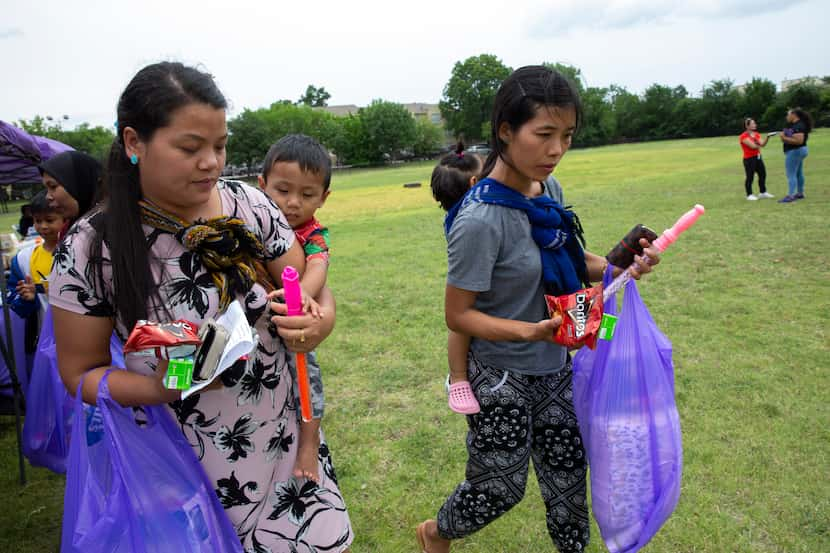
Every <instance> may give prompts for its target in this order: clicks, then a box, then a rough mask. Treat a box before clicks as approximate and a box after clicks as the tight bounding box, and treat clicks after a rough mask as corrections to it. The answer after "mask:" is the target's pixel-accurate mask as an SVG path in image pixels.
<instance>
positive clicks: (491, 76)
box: [438, 54, 511, 142]
mask: <svg viewBox="0 0 830 553" xmlns="http://www.w3.org/2000/svg"><path fill="white" fill-rule="evenodd" d="M510 72H511V69H510V68H509V67H507V66H506V65H504V64H503V63H502V62H501V60H499V59H498V58H497V57H496V56H493V55H491V54H481V55H479V56H473V57H470V58H467V59H466V60H464V61H463V62H456V64H455V66H453V69H452V74H451V76H450V80H449V81H448V82H447V84H446V86H445V87H444V94H443V97H442V98H441V101H440V103H439V104H438V106H439V109H440V110H441V115H442V117H443V118H444V121H446V122H447V128H449V129H450V130H451V131H452V132H453V133H455V134H456V136H458V135H463V136H464V137H465V138H466V140H467V141H468V142H473V141H475V140H479V139H481V138H482V137H483V136H485V135H483V134H482V131H483V125H484V124H485V123H486V122H488V121H489V120H490V114H491V112H492V111H493V100H494V99H495V97H496V91H498V89H499V86H501V83H502V81H504V79H506V78H507V77H508V76H509V75H510Z"/></svg>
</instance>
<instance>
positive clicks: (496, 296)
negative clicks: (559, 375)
mask: <svg viewBox="0 0 830 553" xmlns="http://www.w3.org/2000/svg"><path fill="white" fill-rule="evenodd" d="M545 191H546V193H548V194H549V193H550V187H549V186H545ZM447 258H448V270H447V284H449V285H450V286H454V287H456V288H460V289H462V290H469V291H471V292H478V296H477V297H476V301H475V304H474V307H475V309H477V310H478V311H481V312H482V313H486V314H487V315H492V316H493V317H500V318H503V319H511V320H515V321H527V322H534V323H535V322H538V321H541V320H542V319H546V318H548V311H547V306H546V305H545V298H544V289H543V287H542V260H541V257H540V254H539V248H538V246H536V243H535V242H534V241H533V238H532V237H531V235H530V222H529V221H528V219H527V215H525V213H524V212H523V211H521V210H518V209H511V208H508V207H503V206H498V205H492V204H484V203H470V204H468V205H466V206H464V207H463V208H462V209H461V211H460V212H459V214H458V216H457V217H456V218H455V221H454V222H453V225H452V229H451V230H450V233H449V236H448V237H447ZM470 349H471V350H472V352H473V354H474V355H475V356H476V357H478V359H479V360H481V361H482V362H483V363H485V364H487V365H491V366H493V367H496V368H500V369H505V370H509V371H514V372H517V373H522V374H535V375H539V374H552V373H556V372H558V371H559V370H561V369H562V368H563V367H564V366H565V362H566V360H567V349H566V348H564V347H562V346H560V345H558V344H554V343H551V342H507V341H498V342H494V341H490V340H482V339H480V338H476V337H473V338H472V341H471V343H470Z"/></svg>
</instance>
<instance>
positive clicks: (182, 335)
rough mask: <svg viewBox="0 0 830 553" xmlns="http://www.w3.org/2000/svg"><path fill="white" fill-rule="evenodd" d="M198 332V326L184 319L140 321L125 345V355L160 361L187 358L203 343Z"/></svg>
mask: <svg viewBox="0 0 830 553" xmlns="http://www.w3.org/2000/svg"><path fill="white" fill-rule="evenodd" d="M198 331H199V327H198V326H197V325H195V324H194V323H191V322H190V321H185V320H183V319H179V320H178V321H173V322H172V323H154V322H150V321H138V322H137V323H136V324H135V328H133V331H132V332H130V337H129V338H127V343H125V344H124V353H125V354H127V353H133V354H138V355H153V356H155V357H156V358H158V359H176V358H181V357H187V356H190V355H193V354H194V353H195V352H196V348H197V347H198V346H199V344H201V343H202V341H201V340H200V339H199V334H198Z"/></svg>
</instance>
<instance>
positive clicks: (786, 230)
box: [0, 130, 830, 553]
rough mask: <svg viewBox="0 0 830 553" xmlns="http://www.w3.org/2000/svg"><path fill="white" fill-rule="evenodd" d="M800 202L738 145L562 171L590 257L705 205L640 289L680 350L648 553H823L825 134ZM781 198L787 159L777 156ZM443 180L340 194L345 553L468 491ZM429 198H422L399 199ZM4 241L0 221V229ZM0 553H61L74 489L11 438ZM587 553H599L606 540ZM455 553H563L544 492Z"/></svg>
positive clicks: (406, 173)
mask: <svg viewBox="0 0 830 553" xmlns="http://www.w3.org/2000/svg"><path fill="white" fill-rule="evenodd" d="M810 149H811V154H810V157H809V158H808V159H807V161H806V165H805V175H806V179H807V185H806V191H805V192H806V196H807V199H806V200H804V201H800V202H797V203H794V204H789V205H782V204H778V203H776V202H775V201H774V200H762V201H758V202H749V201H746V200H745V199H744V192H743V168H742V165H741V160H740V150H739V148H738V145H737V138H736V137H723V138H713V139H701V140H685V141H669V142H655V143H648V144H636V145H624V146H614V147H604V148H597V149H587V150H575V151H572V152H571V153H569V154H568V155H567V157H566V158H565V160H564V162H563V163H562V165H561V166H560V168H559V169H557V176H558V177H559V179H560V180H561V182H562V183H563V185H564V188H565V194H566V198H567V201H568V202H569V203H572V204H573V205H574V208H575V210H576V211H577V213H579V215H580V218H581V220H582V222H583V225H584V227H585V231H586V237H587V239H588V246H589V249H591V250H592V251H595V252H598V253H605V252H606V251H607V250H608V249H609V248H610V247H611V245H612V244H613V243H614V242H615V241H616V240H618V239H619V238H620V237H621V236H622V235H623V234H624V233H625V232H627V231H628V230H629V228H630V227H631V226H632V225H633V224H634V223H638V222H642V223H644V224H647V225H649V226H651V227H652V228H654V229H656V230H658V231H660V230H662V229H663V228H666V227H667V226H669V225H671V224H672V223H673V222H674V220H675V219H676V218H677V217H678V216H679V215H680V214H681V213H683V212H685V211H686V210H687V209H689V208H690V207H691V206H692V205H694V204H695V203H702V204H704V205H705V206H706V215H705V216H704V217H703V218H701V220H700V221H699V222H698V224H697V226H696V227H695V228H694V229H692V230H691V231H690V232H689V233H688V234H687V235H684V236H683V238H682V239H681V240H680V241H678V243H677V244H675V246H674V247H673V248H672V249H670V250H669V251H667V252H666V254H665V255H664V258H663V259H664V263H663V264H661V266H660V267H659V270H658V271H656V273H655V274H653V275H650V276H649V277H648V278H647V279H646V280H644V281H643V284H641V286H640V290H641V294H642V295H643V298H644V300H645V302H646V304H647V305H648V306H649V308H650V310H651V313H652V315H653V317H654V318H655V320H656V321H657V323H658V325H659V326H660V327H661V329H662V330H663V331H664V332H665V333H666V334H667V335H668V336H669V337H670V338H671V339H672V341H673V343H674V355H675V371H676V382H677V403H678V407H679V410H680V415H681V421H682V427H683V442H684V463H685V466H684V474H683V491H682V494H681V498H680V503H679V505H678V507H677V509H676V511H675V513H674V515H673V516H672V517H671V518H670V519H669V521H668V522H667V523H666V525H665V526H664V527H663V529H662V530H661V531H660V532H659V533H658V535H657V536H656V537H655V539H654V540H653V541H652V542H651V543H650V544H649V545H648V546H647V547H646V548H645V549H644V551H646V552H650V553H658V552H659V553H662V552H684V553H692V552H694V553H703V552H706V553H724V552H742V553H743V552H746V553H750V552H752V553H772V552H780V553H785V552H786V553H800V552H801V553H808V552H809V553H818V552H822V551H830V478H828V466H830V458H828V457H830V407H828V390H829V389H830V388H828V384H829V383H830V382H828V369H830V355H828V354H830V339H828V338H829V334H828V322H829V321H830V316H828V312H830V261H828V252H830V250H829V249H828V242H827V240H828V237H829V236H830V223H828V219H827V217H828V212H830V131H826V130H820V131H818V132H816V133H815V134H813V135H812V136H811V137H810ZM765 154H766V155H765V158H766V164H767V170H768V172H769V176H768V188H769V190H770V191H771V192H773V193H774V194H776V196H777V197H778V198H780V197H781V196H783V195H784V194H785V193H786V182H785V179H784V174H783V165H784V162H783V154H782V153H781V151H780V147H779V146H778V145H777V143H771V146H770V147H768V148H767V151H766V152H765ZM431 168H432V164H431V163H420V164H411V165H405V166H400V167H395V168H387V169H375V170H365V171H354V172H348V173H338V174H335V176H334V179H333V184H332V186H333V194H332V196H331V197H330V199H329V200H328V203H327V204H326V206H325V208H324V209H323V210H322V211H320V212H319V217H320V218H321V219H322V220H323V221H324V222H326V223H328V225H329V226H330V229H331V235H332V238H333V250H332V251H333V256H332V268H331V277H330V284H331V286H332V288H333V289H334V291H335V293H336V296H337V300H338V321H337V329H336V330H335V332H334V334H333V335H332V336H331V337H330V338H329V340H327V342H326V343H325V344H324V345H323V346H322V347H321V348H320V359H321V364H322V366H323V370H324V374H325V379H326V389H327V398H328V403H329V405H328V407H327V411H326V418H325V420H324V428H325V430H326V432H327V437H328V440H329V442H330V445H331V447H332V451H333V454H334V461H335V466H336V467H337V471H338V476H339V479H340V483H341V487H342V491H343V493H344V495H345V497H346V500H347V502H348V505H349V511H350V515H351V519H352V522H353V525H354V528H355V532H356V535H357V537H356V540H355V542H354V546H353V551H355V552H356V553H362V552H379V553H395V552H399V551H400V552H415V551H417V546H416V542H415V538H414V527H415V525H416V524H417V523H418V522H420V521H421V520H423V519H425V518H428V517H432V516H434V513H435V511H436V510H437V509H438V507H439V506H440V505H441V503H442V502H443V500H444V498H445V497H446V496H447V495H448V494H449V492H450V491H451V490H452V489H453V488H454V486H455V485H456V484H457V483H458V482H459V481H460V480H461V479H462V478H463V472H464V462H465V450H464V433H465V427H466V425H465V421H464V419H463V417H461V416H460V415H456V414H453V413H452V412H451V411H449V409H448V408H447V406H446V397H445V394H444V391H443V379H444V376H445V374H446V354H445V334H446V332H445V326H444V322H443V288H444V278H445V273H446V257H445V246H446V244H445V241H444V237H443V233H442V225H441V223H442V217H443V213H442V211H441V210H440V209H439V208H438V207H437V206H436V204H435V203H434V201H433V200H432V198H431V195H430V191H429V175H430V172H431ZM412 181H420V182H422V183H423V186H422V187H421V188H403V187H402V185H403V183H406V182H412ZM2 224H5V223H4V222H3V219H0V225H2ZM0 466H1V467H2V471H0V486H2V489H4V490H6V491H5V492H4V493H5V494H6V496H5V497H6V499H5V500H4V501H3V502H2V504H0V551H10V552H11V551H20V552H27V553H28V552H43V551H54V550H55V548H56V546H57V542H58V537H59V532H60V516H61V506H62V494H63V489H62V482H63V479H62V478H61V477H58V476H54V475H51V474H50V473H49V472H48V471H44V470H35V469H31V468H29V477H30V483H29V484H28V485H27V486H25V487H20V486H19V484H18V482H17V472H16V470H17V465H16V457H15V449H14V427H13V420H12V419H11V418H8V417H4V418H2V419H0ZM592 530H593V536H592V543H591V546H590V547H589V548H588V551H589V552H591V553H597V552H601V551H605V547H604V545H603V544H602V541H601V538H600V536H599V532H598V531H597V528H596V526H595V525H594V527H593V529H592ZM454 551H468V552H471V553H472V552H526V551H554V548H553V546H552V544H551V542H550V540H549V538H548V536H547V533H546V530H545V523H544V509H543V506H542V503H541V499H540V495H539V491H538V486H537V484H536V482H535V480H533V476H532V474H531V480H530V482H529V484H528V489H527V493H526V496H525V499H524V501H523V502H522V503H521V504H520V505H519V506H518V507H516V508H515V509H514V510H512V511H511V512H509V513H507V514H506V515H505V516H503V517H502V518H501V519H499V520H498V521H496V522H495V523H493V524H491V525H490V526H488V527H487V528H485V529H484V530H482V531H481V532H479V533H477V534H475V535H473V536H472V537H470V538H468V539H466V540H462V541H460V542H458V543H457V544H456V546H455V548H454Z"/></svg>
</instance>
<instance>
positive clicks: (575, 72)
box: [542, 62, 585, 96]
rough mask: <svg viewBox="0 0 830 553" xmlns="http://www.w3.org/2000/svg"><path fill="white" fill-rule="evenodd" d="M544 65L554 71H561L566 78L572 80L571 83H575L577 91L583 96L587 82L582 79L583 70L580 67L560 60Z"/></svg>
mask: <svg viewBox="0 0 830 553" xmlns="http://www.w3.org/2000/svg"><path fill="white" fill-rule="evenodd" d="M542 65H544V66H545V67H547V68H548V69H553V70H554V71H558V72H559V73H561V74H562V75H564V76H565V78H566V79H568V80H569V81H570V82H571V84H573V85H574V86H575V87H576V89H577V92H579V95H580V96H582V95H583V94H584V93H585V82H584V80H583V79H582V70H581V69H579V68H578V67H574V66H573V65H568V64H565V63H559V62H556V63H550V62H546V63H543V64H542Z"/></svg>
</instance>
